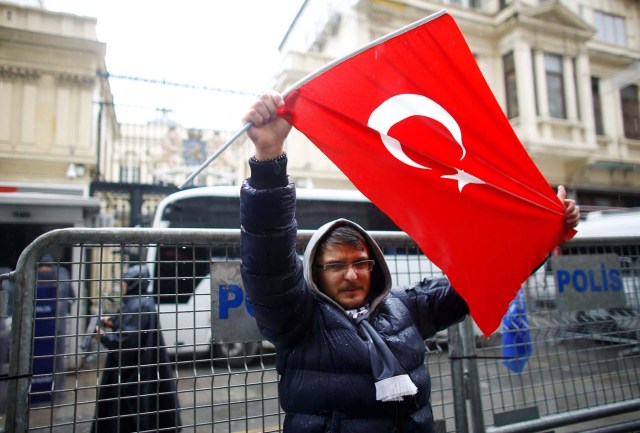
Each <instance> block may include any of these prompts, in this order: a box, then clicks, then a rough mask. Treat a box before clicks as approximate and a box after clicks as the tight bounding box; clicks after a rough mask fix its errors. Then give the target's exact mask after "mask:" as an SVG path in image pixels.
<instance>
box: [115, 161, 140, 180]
mask: <svg viewBox="0 0 640 433" xmlns="http://www.w3.org/2000/svg"><path fill="white" fill-rule="evenodd" d="M120 182H124V183H140V167H133V166H128V165H124V166H120Z"/></svg>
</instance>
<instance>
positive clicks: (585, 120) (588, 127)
mask: <svg viewBox="0 0 640 433" xmlns="http://www.w3.org/2000/svg"><path fill="white" fill-rule="evenodd" d="M575 75H576V80H577V81H578V82H577V83H576V88H577V89H578V95H579V102H580V113H581V114H582V116H581V117H582V125H583V126H584V135H583V140H584V143H581V145H582V146H585V147H588V148H592V149H595V148H596V147H597V143H596V125H595V119H594V117H593V98H592V95H591V69H590V67H589V56H588V55H587V53H586V52H580V53H579V54H578V57H577V59H576V74H575Z"/></svg>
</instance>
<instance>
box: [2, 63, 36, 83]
mask: <svg viewBox="0 0 640 433" xmlns="http://www.w3.org/2000/svg"><path fill="white" fill-rule="evenodd" d="M41 75H42V74H41V73H40V71H38V70H36V69H33V68H24V67H20V66H8V65H0V78H2V79H3V80H15V79H18V78H21V79H23V80H29V81H35V80H37V79H39V78H40V76H41Z"/></svg>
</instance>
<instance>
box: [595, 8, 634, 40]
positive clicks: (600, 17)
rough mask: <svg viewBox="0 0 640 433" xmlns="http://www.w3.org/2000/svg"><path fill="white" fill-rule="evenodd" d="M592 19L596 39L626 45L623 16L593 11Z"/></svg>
mask: <svg viewBox="0 0 640 433" xmlns="http://www.w3.org/2000/svg"><path fill="white" fill-rule="evenodd" d="M593 20H594V25H595V27H596V36H595V38H596V40H598V41H602V42H607V43H610V44H615V45H620V46H623V47H624V46H626V45H627V36H626V32H625V29H624V18H623V17H621V16H617V15H611V14H607V13H604V12H600V11H594V13H593Z"/></svg>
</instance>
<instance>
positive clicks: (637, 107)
mask: <svg viewBox="0 0 640 433" xmlns="http://www.w3.org/2000/svg"><path fill="white" fill-rule="evenodd" d="M620 101H621V103H622V122H623V126H624V136H625V137H627V138H633V139H640V103H639V102H638V86H637V85H635V84H632V85H630V86H627V87H624V88H622V89H621V90H620Z"/></svg>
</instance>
